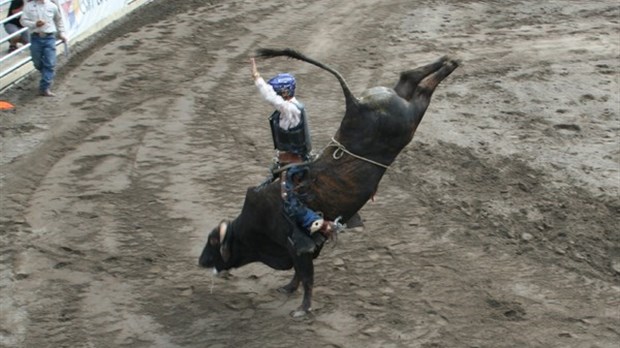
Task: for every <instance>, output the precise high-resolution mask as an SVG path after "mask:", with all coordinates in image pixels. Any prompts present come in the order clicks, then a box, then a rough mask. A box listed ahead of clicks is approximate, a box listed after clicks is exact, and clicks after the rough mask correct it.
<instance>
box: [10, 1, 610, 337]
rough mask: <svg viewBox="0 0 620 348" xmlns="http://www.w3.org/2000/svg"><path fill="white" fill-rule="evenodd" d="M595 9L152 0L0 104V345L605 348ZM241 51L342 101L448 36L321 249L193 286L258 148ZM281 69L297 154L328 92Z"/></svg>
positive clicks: (602, 142)
mask: <svg viewBox="0 0 620 348" xmlns="http://www.w3.org/2000/svg"><path fill="white" fill-rule="evenodd" d="M619 21H620V5H619V4H618V3H617V2H616V1H570V0H555V1H545V2H540V1H532V0H521V1H517V0H514V1H513V0H506V1H436V0H426V1H425V0H422V1H416V2H415V5H413V2H411V1H408V0H381V1H379V0H359V1H357V0H356V1H336V0H316V1H297V2H291V1H283V0H266V1H253V0H231V1H219V0H213V1H202V0H200V1H199V0H193V1H192V0H187V1H164V0H159V1H154V2H152V3H150V4H148V5H146V6H145V7H144V8H143V9H142V10H140V11H139V13H137V14H135V15H132V16H131V17H130V18H129V19H128V20H126V21H123V22H122V23H118V24H115V25H114V26H113V27H112V28H110V29H109V30H106V31H105V32H103V33H101V35H100V36H98V37H97V38H95V39H94V40H90V41H89V42H88V43H82V44H80V45H76V46H75V47H74V49H73V53H72V56H71V57H69V59H68V60H67V59H65V58H61V62H60V67H59V76H58V78H57V80H56V85H55V88H54V90H55V91H56V92H57V93H58V95H59V96H58V97H57V98H42V97H37V96H35V92H36V81H37V79H38V76H36V75H33V76H31V77H30V78H28V79H26V80H24V81H22V82H21V83H20V84H19V85H18V86H16V87H15V88H12V89H10V90H9V91H7V92H6V93H5V94H4V95H3V96H1V99H5V100H9V101H11V102H13V103H15V104H16V105H17V108H16V109H15V110H13V111H8V112H2V113H0V120H1V126H0V136H1V139H2V149H1V153H0V155H1V156H0V168H1V177H0V179H1V181H0V182H1V193H2V195H1V197H0V203H1V207H0V208H1V220H0V226H1V240H0V260H1V263H0V274H1V278H0V296H1V300H0V346H2V347H72V348H73V347H214V348H215V347H221V348H223V347H377V348H379V347H381V348H385V347H424V348H430V347H437V348H439V347H446V348H447V347H471V348H473V347H579V348H581V347H583V348H595V347H596V348H603V347H614V348H617V347H618V342H620V309H619V308H620V242H619V234H618V231H619V230H620V229H619V226H618V224H619V216H620V198H619V193H620V176H619V175H620V137H619V129H620V89H619V74H620V69H619V68H620V59H619V58H620V25H619ZM258 47H292V48H296V49H298V50H300V51H302V52H304V53H305V54H307V55H309V56H311V57H314V58H316V59H318V60H320V61H322V62H324V63H327V64H329V65H331V66H332V67H334V68H336V69H337V70H339V71H340V72H341V73H342V74H343V76H344V77H345V78H346V79H347V82H348V83H349V84H350V86H351V87H352V89H353V91H354V92H355V93H360V92H361V91H362V90H364V89H365V88H367V87H372V86H376V85H385V86H390V87H391V86H393V85H394V84H395V82H396V81H397V78H398V74H399V72H400V71H402V70H406V69H410V68H414V67H417V66H420V65H423V64H426V63H429V62H431V61H433V60H435V59H436V58H438V57H440V56H442V55H445V54H449V55H452V56H454V57H458V58H459V59H461V60H462V62H463V64H462V66H461V67H459V68H458V69H457V70H456V71H455V72H454V73H453V74H452V75H451V76H450V77H449V78H447V79H446V80H445V81H444V82H442V84H441V85H440V86H439V87H438V89H437V91H436V93H435V95H434V98H433V101H432V103H431V106H430V108H429V110H428V111H427V113H426V116H425V119H424V121H423V122H422V124H421V125H420V127H419V129H418V132H417V134H416V136H415V138H414V140H413V142H412V143H411V144H410V145H409V146H408V147H407V148H405V150H404V151H403V152H402V153H401V155H400V157H398V158H397V160H396V162H395V163H394V164H393V166H392V167H391V168H390V169H389V170H388V171H387V173H386V175H385V177H384V179H383V181H382V182H381V184H380V186H379V192H378V195H377V197H376V200H375V201H374V202H369V203H368V204H367V205H366V206H365V207H364V208H363V209H362V211H361V215H362V217H363V219H364V222H365V227H364V228H363V229H360V228H358V229H355V230H353V229H350V230H347V231H345V232H344V233H343V234H341V236H340V240H339V242H338V244H336V245H335V246H334V245H328V246H327V247H326V248H325V249H324V250H323V252H322V254H321V256H320V258H319V259H317V260H316V262H315V265H316V278H315V285H316V287H315V301H314V306H313V308H314V312H313V315H312V316H310V317H309V318H306V319H303V320H295V319H293V318H291V317H290V316H289V312H290V311H292V310H293V309H295V308H296V307H297V306H298V305H299V303H300V301H301V293H296V294H294V295H292V296H286V295H283V294H280V293H278V292H276V291H275V289H276V288H277V287H279V286H281V285H284V284H285V283H287V282H288V280H289V279H290V277H291V275H292V273H291V272H279V271H274V270H271V269H269V268H267V267H265V266H263V265H260V264H253V265H249V266H246V267H243V268H241V269H237V270H234V271H233V272H232V273H231V276H230V277H228V278H214V277H212V275H211V273H210V272H208V271H207V270H204V269H200V268H198V266H197V258H198V255H199V253H200V251H201V249H202V247H203V245H204V243H205V241H206V234H207V232H208V231H209V230H210V229H211V228H212V227H213V226H215V224H217V222H219V221H220V219H223V218H232V217H234V216H236V214H237V213H238V212H239V211H240V208H241V203H242V200H243V195H244V193H245V190H246V188H247V187H248V186H253V185H256V184H257V183H258V182H260V181H261V180H262V179H263V178H264V177H265V175H266V173H267V167H268V165H269V163H270V161H271V157H272V154H273V152H272V149H271V138H270V133H269V130H268V125H267V121H266V117H267V116H268V115H269V113H270V111H271V110H270V107H269V106H268V105H266V103H264V102H263V101H262V100H261V99H260V97H259V95H258V93H257V91H256V90H255V87H254V86H253V84H252V81H251V78H250V71H249V63H248V59H249V57H250V56H251V55H252V53H253V52H254V50H255V49H256V48H258ZM259 69H260V71H261V72H262V73H263V75H264V76H270V75H272V74H275V73H276V72H280V71H290V72H292V73H294V74H295V75H296V76H297V77H298V80H299V88H298V95H299V97H300V99H301V100H303V101H304V102H305V104H306V106H307V108H308V111H309V115H310V122H311V127H312V133H313V137H314V145H315V148H317V149H321V148H322V147H323V146H325V145H327V142H328V141H329V138H330V137H331V136H332V135H333V134H334V132H335V131H336V129H337V127H338V126H339V123H340V120H341V117H342V114H343V110H344V100H343V98H342V93H341V91H340V86H339V85H338V83H337V81H336V80H335V79H334V78H333V76H331V75H329V74H328V73H326V72H324V71H322V70H320V69H318V68H316V67H314V66H311V65H309V64H304V63H301V62H297V61H291V60H286V59H273V60H269V61H264V60H261V61H259Z"/></svg>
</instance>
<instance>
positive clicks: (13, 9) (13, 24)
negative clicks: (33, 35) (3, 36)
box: [4, 0, 29, 53]
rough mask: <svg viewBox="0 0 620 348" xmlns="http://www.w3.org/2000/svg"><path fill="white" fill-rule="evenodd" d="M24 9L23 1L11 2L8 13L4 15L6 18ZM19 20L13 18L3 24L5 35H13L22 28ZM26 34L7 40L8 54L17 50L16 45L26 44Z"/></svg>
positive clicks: (14, 0) (25, 32) (15, 0)
mask: <svg viewBox="0 0 620 348" xmlns="http://www.w3.org/2000/svg"><path fill="white" fill-rule="evenodd" d="M23 7H24V0H13V1H11V6H9V12H8V13H7V14H6V16H7V17H10V16H12V15H14V14H16V13H19V12H21V10H22V8H23ZM19 18H20V16H18V17H15V18H13V19H11V20H9V21H8V22H6V23H4V30H6V32H7V34H9V35H11V34H13V33H16V32H18V31H19V30H21V29H22V28H23V27H24V26H23V25H22V24H21V23H20V22H19ZM28 41H29V40H28V32H27V31H24V32H22V33H21V34H20V35H17V36H13V37H12V38H10V39H9V53H11V52H13V51H15V50H16V49H17V44H18V43H21V44H22V45H25V44H27V43H28Z"/></svg>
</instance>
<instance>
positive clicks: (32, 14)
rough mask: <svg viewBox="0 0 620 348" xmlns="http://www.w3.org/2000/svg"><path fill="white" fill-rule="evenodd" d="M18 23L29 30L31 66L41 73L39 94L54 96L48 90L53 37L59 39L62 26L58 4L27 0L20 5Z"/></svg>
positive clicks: (53, 64)
mask: <svg viewBox="0 0 620 348" xmlns="http://www.w3.org/2000/svg"><path fill="white" fill-rule="evenodd" d="M20 23H21V24H22V25H23V26H25V27H27V28H28V31H29V32H30V55H31V56H32V63H33V64H34V67H35V68H36V69H37V70H39V72H41V81H40V82H39V93H40V94H41V95H42V96H45V97H54V96H56V95H55V94H54V93H52V91H51V90H50V87H51V86H52V82H53V81H54V68H55V67H56V37H57V36H58V38H59V39H60V40H62V41H63V42H66V41H67V38H66V37H65V27H64V25H63V23H62V15H61V13H60V9H59V8H58V6H57V5H56V4H55V3H54V2H52V1H51V0H31V1H28V2H27V3H26V5H25V6H24V12H23V13H22V17H21V19H20Z"/></svg>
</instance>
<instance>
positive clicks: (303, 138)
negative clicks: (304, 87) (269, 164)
mask: <svg viewBox="0 0 620 348" xmlns="http://www.w3.org/2000/svg"><path fill="white" fill-rule="evenodd" d="M295 106H297V108H298V109H299V111H301V117H300V121H299V124H298V125H296V126H295V127H293V128H290V129H282V128H280V111H278V110H276V111H274V112H273V114H271V116H269V126H270V127H271V136H272V138H273V147H274V148H275V149H276V150H279V151H286V152H292V153H295V154H298V155H300V156H302V157H306V156H307V155H308V154H309V153H310V151H312V142H311V140H310V128H309V127H308V120H307V119H306V111H305V109H304V106H303V104H300V103H295Z"/></svg>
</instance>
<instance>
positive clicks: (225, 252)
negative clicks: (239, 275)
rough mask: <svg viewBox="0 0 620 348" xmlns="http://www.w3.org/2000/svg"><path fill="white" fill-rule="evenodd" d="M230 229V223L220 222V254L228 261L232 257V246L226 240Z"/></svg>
mask: <svg viewBox="0 0 620 348" xmlns="http://www.w3.org/2000/svg"><path fill="white" fill-rule="evenodd" d="M227 231H228V224H227V223H226V222H221V223H220V255H222V260H224V262H228V260H229V259H230V247H229V245H228V243H227V242H226V232H227Z"/></svg>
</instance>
